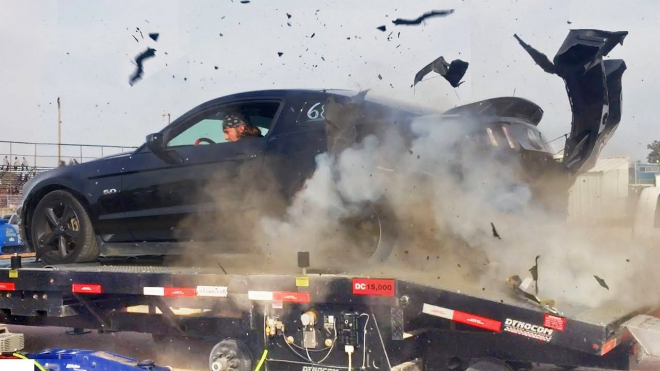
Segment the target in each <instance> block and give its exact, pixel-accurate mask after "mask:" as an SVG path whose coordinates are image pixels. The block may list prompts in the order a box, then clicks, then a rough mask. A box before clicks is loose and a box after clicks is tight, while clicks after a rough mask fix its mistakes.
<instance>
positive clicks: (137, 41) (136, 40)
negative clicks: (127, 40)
mask: <svg viewBox="0 0 660 371" xmlns="http://www.w3.org/2000/svg"><path fill="white" fill-rule="evenodd" d="M131 36H133V38H134V39H135V42H136V43H139V42H140V40H138V39H137V37H135V35H131Z"/></svg>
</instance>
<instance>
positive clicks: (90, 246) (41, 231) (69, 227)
mask: <svg viewBox="0 0 660 371" xmlns="http://www.w3.org/2000/svg"><path fill="white" fill-rule="evenodd" d="M31 230H32V245H33V249H34V251H35V252H36V255H37V257H38V258H39V259H41V261H43V262H44V263H46V264H48V265H57V264H70V263H82V262H89V261H95V260H96V258H97V257H98V255H99V249H98V246H97V245H96V241H95V238H94V230H93V227H92V222H91V220H90V218H89V215H88V214H87V211H85V208H84V207H83V206H82V205H81V204H80V202H79V201H78V200H77V199H76V198H75V197H74V196H73V195H72V194H71V193H69V192H67V191H61V190H57V191H52V192H50V193H48V194H47V195H46V196H44V198H42V199H41V201H39V203H38V204H37V207H36V208H35V209H34V213H33V216H32V228H31Z"/></svg>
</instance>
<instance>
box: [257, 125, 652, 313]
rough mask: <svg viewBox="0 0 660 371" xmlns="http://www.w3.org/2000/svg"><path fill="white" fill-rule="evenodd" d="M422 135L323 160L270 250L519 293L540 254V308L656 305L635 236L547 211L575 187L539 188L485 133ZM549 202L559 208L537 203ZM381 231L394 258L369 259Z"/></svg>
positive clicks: (463, 130) (316, 262)
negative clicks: (548, 303) (545, 304)
mask: <svg viewBox="0 0 660 371" xmlns="http://www.w3.org/2000/svg"><path fill="white" fill-rule="evenodd" d="M411 129H412V132H413V133H414V137H415V139H414V140H412V142H407V141H406V140H405V139H404V138H402V136H401V135H399V131H398V130H397V128H396V124H391V125H383V130H382V132H381V133H378V134H376V135H370V136H367V137H366V138H364V139H363V140H361V141H359V142H358V143H356V144H354V145H353V146H351V147H349V148H347V149H345V150H343V151H341V152H340V153H338V154H334V155H332V154H329V153H324V154H320V155H318V156H317V157H316V165H317V170H316V172H315V173H314V174H313V176H311V178H309V179H308V180H307V182H306V183H305V186H304V187H303V189H302V190H300V191H299V192H298V194H296V196H295V197H294V199H293V201H292V202H291V204H290V205H288V207H287V208H286V211H285V213H284V214H283V215H281V216H272V215H271V216H267V217H262V218H261V219H260V221H259V223H258V225H259V228H258V229H259V231H258V233H257V234H258V240H259V245H260V246H261V247H262V248H263V249H265V250H266V251H267V252H268V253H269V254H270V255H271V256H278V257H279V258H281V259H282V260H288V261H290V262H295V258H294V255H295V252H297V251H310V252H311V257H312V265H313V266H314V267H323V266H332V267H335V268H339V269H340V270H341V269H343V270H344V271H350V272H353V273H355V272H358V273H361V274H370V273H371V274H380V275H386V276H393V277H400V278H408V279H413V280H425V281H429V280H430V281H432V282H433V283H434V284H436V285H438V286H439V287H443V285H448V286H449V287H451V286H452V285H454V284H458V283H460V284H461V285H471V286H473V287H477V288H480V289H481V290H483V291H489V290H496V291H505V290H508V292H510V288H507V286H505V284H504V282H505V279H506V278H507V277H509V276H512V275H520V276H521V277H523V278H524V277H526V276H531V274H530V272H529V269H530V268H531V267H532V266H533V265H534V264H535V257H536V256H537V255H540V259H539V267H538V271H539V282H538V286H539V288H540V292H539V297H540V298H541V299H554V300H555V301H556V302H557V306H558V307H560V308H561V307H562V306H564V305H580V306H588V307H595V306H598V305H601V304H604V303H614V304H617V305H620V306H638V305H642V304H648V303H650V301H655V300H656V299H654V297H657V295H649V293H650V292H657V287H655V282H657V281H658V278H660V277H658V276H660V274H659V273H656V272H655V270H653V269H650V268H651V267H649V265H648V264H647V263H646V262H647V261H652V260H653V259H656V258H657V256H656V255H657V252H655V251H652V250H649V249H647V248H644V247H642V246H635V245H633V243H632V241H631V239H630V234H629V232H627V231H628V230H627V229H625V228H608V229H607V230H605V228H602V229H586V227H583V226H580V225H571V224H569V223H567V222H566V221H565V218H564V217H563V216H562V215H560V214H557V213H554V212H551V211H548V208H547V207H544V206H547V205H552V204H553V203H555V204H560V205H561V204H563V203H564V202H565V201H563V200H562V199H561V197H564V196H566V197H567V195H566V194H565V192H563V191H565V190H567V186H566V184H565V183H566V182H565V181H564V180H562V179H560V180H557V181H553V179H551V178H550V177H547V176H546V177H543V178H538V179H537V181H534V179H530V177H529V173H530V172H529V170H528V169H526V167H525V164H524V162H523V160H522V158H521V156H520V155H519V154H517V153H516V152H514V151H510V150H508V149H503V148H502V147H503V146H502V145H500V146H499V147H497V148H495V147H493V146H492V145H491V144H490V143H488V142H487V138H488V137H487V136H486V135H485V128H484V127H483V126H480V125H479V123H477V122H471V121H469V120H467V119H460V120H458V119H441V118H440V117H433V118H424V119H417V120H415V121H414V122H413V123H412V126H411ZM484 138H485V140H484ZM568 185H570V184H568ZM548 187H551V188H554V187H556V188H557V189H558V191H557V192H553V189H546V188H548ZM562 187H563V188H562ZM548 194H553V195H554V197H557V199H554V200H553V199H547V198H546V199H545V200H544V204H545V205H542V204H541V203H540V202H538V199H537V198H536V197H535V196H538V195H545V196H546V197H547V195H548ZM365 210H367V211H366V212H365ZM369 210H371V211H370V212H369ZM374 212H376V213H377V214H378V218H377V219H376V220H375V221H374V217H373V215H372V214H373V213H374ZM370 218H371V219H370ZM364 219H367V220H368V222H367V223H366V225H362V224H363V223H364V222H363V220H364ZM351 223H352V224H351ZM370 223H371V224H370ZM379 223H380V224H379ZM491 223H492V224H493V225H494V226H495V228H496V229H497V232H498V234H499V236H500V237H501V239H498V238H495V237H494V236H493V230H492V229H493V228H492V227H491ZM356 225H359V227H356ZM378 225H380V226H381V227H382V228H380V229H381V231H380V233H377V232H374V233H372V235H377V239H376V240H380V243H381V246H383V245H384V246H386V247H387V246H388V244H391V246H390V247H392V252H391V255H390V257H389V259H387V260H385V261H383V259H371V260H369V258H368V255H369V254H370V252H371V251H372V249H373V242H374V240H373V239H370V238H366V237H365V236H370V234H369V233H368V232H369V231H372V232H373V231H374V230H376V231H377V230H378V229H379V228H378ZM369 228H371V229H369ZM374 228H375V229H374ZM356 229H358V230H360V231H359V232H356ZM363 229H364V230H367V232H366V233H362V232H364V231H362V230H363ZM356 237H357V238H356ZM594 275H597V276H599V277H602V278H603V279H605V281H606V282H607V284H608V285H609V287H610V290H606V289H604V288H603V287H601V286H600V285H599V284H598V282H597V281H596V279H595V278H594ZM420 277H425V278H420ZM651 277H653V279H651ZM423 283H428V282H423Z"/></svg>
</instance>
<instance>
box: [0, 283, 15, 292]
mask: <svg viewBox="0 0 660 371" xmlns="http://www.w3.org/2000/svg"><path fill="white" fill-rule="evenodd" d="M14 290H16V286H15V285H14V283H13V282H0V291H14Z"/></svg>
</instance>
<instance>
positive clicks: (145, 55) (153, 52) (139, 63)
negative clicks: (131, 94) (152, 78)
mask: <svg viewBox="0 0 660 371" xmlns="http://www.w3.org/2000/svg"><path fill="white" fill-rule="evenodd" d="M155 56H156V49H152V48H147V50H145V51H144V52H143V53H142V54H140V55H138V56H137V57H135V64H137V70H136V71H135V74H133V76H131V78H130V80H129V82H128V83H129V84H130V85H131V86H133V84H134V83H135V82H136V81H137V80H140V79H141V78H142V73H143V72H144V68H143V66H142V63H143V62H144V60H145V59H149V58H153V57H155Z"/></svg>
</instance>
